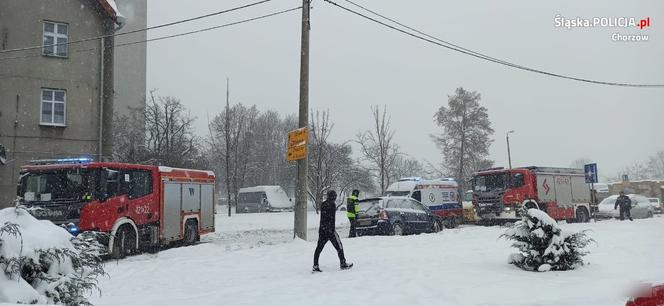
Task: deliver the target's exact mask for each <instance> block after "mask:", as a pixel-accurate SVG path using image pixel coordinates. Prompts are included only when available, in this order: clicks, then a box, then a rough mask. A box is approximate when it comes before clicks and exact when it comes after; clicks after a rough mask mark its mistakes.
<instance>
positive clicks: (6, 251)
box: [0, 208, 75, 303]
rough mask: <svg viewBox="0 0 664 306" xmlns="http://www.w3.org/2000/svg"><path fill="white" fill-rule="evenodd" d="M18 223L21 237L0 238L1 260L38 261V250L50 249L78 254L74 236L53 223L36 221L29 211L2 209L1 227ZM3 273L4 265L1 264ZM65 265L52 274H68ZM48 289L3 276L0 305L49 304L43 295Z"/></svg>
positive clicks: (17, 277) (19, 278)
mask: <svg viewBox="0 0 664 306" xmlns="http://www.w3.org/2000/svg"><path fill="white" fill-rule="evenodd" d="M7 224H16V225H18V226H19V228H18V229H19V231H20V235H12V234H10V233H8V232H4V233H2V236H0V240H1V241H0V258H5V259H11V258H18V257H20V256H24V257H27V258H30V259H32V260H34V261H35V262H39V254H38V253H37V252H36V251H37V250H45V249H49V248H66V249H71V250H74V251H75V248H74V246H73V245H72V243H71V241H70V240H71V238H72V236H71V235H70V234H69V233H68V232H67V231H66V230H65V229H63V228H61V227H59V226H56V225H54V224H53V223H51V222H50V221H40V220H37V219H35V218H34V217H33V216H32V215H30V214H29V213H28V212H27V211H26V210H23V209H15V208H5V209H2V210H0V226H3V225H7ZM0 267H1V268H2V270H4V268H6V266H5V265H3V264H0ZM67 270H68V267H67V265H66V262H63V263H62V264H54V265H52V271H49V274H51V273H54V274H55V273H58V272H62V271H65V272H66V271H67ZM45 289H46V288H39V286H38V288H37V289H35V288H33V287H32V286H31V285H30V284H28V283H27V282H25V281H24V280H23V279H22V278H21V277H20V276H17V275H11V276H9V275H7V274H6V273H0V302H8V303H14V302H19V301H20V302H23V303H31V302H34V301H36V302H38V303H46V302H47V299H46V297H45V296H44V295H43V294H44V291H45Z"/></svg>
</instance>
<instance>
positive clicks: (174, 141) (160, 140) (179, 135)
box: [144, 91, 202, 167]
mask: <svg viewBox="0 0 664 306" xmlns="http://www.w3.org/2000/svg"><path fill="white" fill-rule="evenodd" d="M144 119H145V129H146V135H145V151H146V152H147V156H149V157H151V158H153V159H155V160H157V162H158V163H159V164H163V165H169V166H173V167H201V166H202V165H201V161H202V159H201V158H200V152H199V149H198V148H200V145H201V143H200V139H199V138H198V137H197V136H196V135H195V134H194V121H195V120H196V118H195V117H193V116H191V114H190V113H189V110H187V109H186V108H185V107H184V105H182V103H181V102H180V100H179V99H177V98H174V97H155V95H154V91H153V92H151V93H150V102H149V103H147V105H146V107H145V115H144Z"/></svg>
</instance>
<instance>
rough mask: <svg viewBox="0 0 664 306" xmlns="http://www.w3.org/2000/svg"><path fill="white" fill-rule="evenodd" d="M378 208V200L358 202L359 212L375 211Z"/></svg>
mask: <svg viewBox="0 0 664 306" xmlns="http://www.w3.org/2000/svg"><path fill="white" fill-rule="evenodd" d="M378 208H380V200H378V199H376V200H369V201H362V202H360V212H364V213H370V212H376V211H377V210H378Z"/></svg>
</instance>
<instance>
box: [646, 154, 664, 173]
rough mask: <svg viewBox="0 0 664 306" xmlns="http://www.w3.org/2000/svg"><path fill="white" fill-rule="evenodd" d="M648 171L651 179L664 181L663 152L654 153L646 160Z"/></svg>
mask: <svg viewBox="0 0 664 306" xmlns="http://www.w3.org/2000/svg"><path fill="white" fill-rule="evenodd" d="M648 170H649V172H650V176H651V177H652V178H655V179H664V150H661V151H657V152H655V155H653V156H651V157H650V158H649V159H648Z"/></svg>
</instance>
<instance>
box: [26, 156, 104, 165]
mask: <svg viewBox="0 0 664 306" xmlns="http://www.w3.org/2000/svg"><path fill="white" fill-rule="evenodd" d="M92 161H93V160H92V158H90V157H78V158H58V159H37V160H31V161H30V163H31V164H33V165H49V164H86V163H91V162H92Z"/></svg>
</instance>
